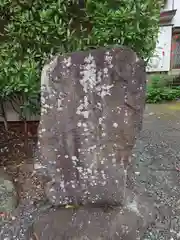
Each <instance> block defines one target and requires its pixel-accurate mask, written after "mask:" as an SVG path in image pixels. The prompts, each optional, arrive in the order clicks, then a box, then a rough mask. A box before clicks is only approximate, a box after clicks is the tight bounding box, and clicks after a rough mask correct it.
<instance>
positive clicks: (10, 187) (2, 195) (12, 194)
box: [0, 169, 17, 223]
mask: <svg viewBox="0 0 180 240" xmlns="http://www.w3.org/2000/svg"><path fill="white" fill-rule="evenodd" d="M16 206H17V193H16V189H15V186H14V184H13V182H12V179H11V178H10V177H9V176H8V175H7V174H6V173H5V172H4V170H3V169H0V223H1V222H3V221H4V220H5V219H6V217H7V216H8V215H9V214H10V213H11V212H12V211H13V210H14V209H15V208H16Z"/></svg>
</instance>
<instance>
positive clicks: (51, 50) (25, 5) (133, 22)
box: [0, 0, 162, 118]
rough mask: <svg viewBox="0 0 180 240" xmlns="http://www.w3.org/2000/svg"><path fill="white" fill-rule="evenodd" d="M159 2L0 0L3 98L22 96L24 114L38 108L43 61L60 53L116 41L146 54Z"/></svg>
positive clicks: (152, 45)
mask: <svg viewBox="0 0 180 240" xmlns="http://www.w3.org/2000/svg"><path fill="white" fill-rule="evenodd" d="M161 4H162V0H151V1H149V0H129V1H127V0H86V1H85V0H41V1H39V0H33V1H32V0H23V1H22V0H18V1H12V0H2V1H0V26H1V27H0V52H1V54H0V69H1V70H2V71H1V72H0V90H1V96H0V98H1V99H0V100H1V102H2V103H3V102H4V101H6V100H7V98H8V100H10V101H11V102H12V100H14V99H17V98H18V99H20V100H21V110H22V111H21V113H20V114H21V117H23V118H25V115H26V114H25V113H27V112H28V113H29V112H30V111H31V110H32V112H33V113H34V111H35V109H38V108H36V107H34V104H35V103H36V102H37V101H36V99H38V96H39V80H40V71H41V68H42V65H43V64H44V62H45V61H46V60H47V58H49V57H50V56H52V55H54V54H56V53H59V54H62V53H66V52H72V51H76V50H84V49H93V48H96V47H99V46H107V45H115V44H118V45H126V46H129V47H131V48H133V49H134V50H135V51H136V52H137V53H138V54H139V56H141V57H142V58H144V59H148V58H149V57H150V56H151V54H152V52H153V50H154V48H155V43H156V39H157V34H158V25H159V15H160V8H161ZM34 99H35V100H34ZM32 103H33V104H32Z"/></svg>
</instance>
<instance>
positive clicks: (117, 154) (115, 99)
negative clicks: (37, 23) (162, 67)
mask: <svg viewBox="0 0 180 240" xmlns="http://www.w3.org/2000/svg"><path fill="white" fill-rule="evenodd" d="M145 82H146V74H145V66H144V62H143V61H142V60H140V59H138V57H137V55H136V54H135V53H134V52H133V51H132V50H130V49H127V48H124V47H122V48H113V49H105V48H102V49H98V50H93V51H90V52H88V51H87V52H75V53H72V54H69V55H66V56H56V57H55V58H54V59H53V60H52V61H51V62H50V63H49V64H48V65H46V66H45V67H44V69H43V72H42V80H41V84H42V86H41V87H42V94H41V103H42V105H41V106H42V107H41V121H40V126H39V141H38V151H39V155H38V159H37V162H36V164H35V168H36V169H39V170H43V174H45V173H46V175H47V176H48V178H49V179H50V180H51V181H50V182H49V183H48V184H47V187H46V194H47V196H48V198H49V200H50V201H51V202H52V203H53V204H54V205H61V204H67V203H70V202H73V203H74V202H75V203H83V204H85V203H88V202H91V203H102V202H107V203H110V204H117V203H122V201H123V196H124V185H125V182H126V172H125V171H124V165H127V163H128V162H129V161H130V157H131V150H132V148H133V146H134V143H135V140H136V137H137V135H138V134H139V131H140V129H141V125H142V114H143V110H144V104H145Z"/></svg>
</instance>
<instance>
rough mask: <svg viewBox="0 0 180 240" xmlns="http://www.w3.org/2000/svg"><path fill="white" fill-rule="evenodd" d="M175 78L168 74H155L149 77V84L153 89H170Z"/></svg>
mask: <svg viewBox="0 0 180 240" xmlns="http://www.w3.org/2000/svg"><path fill="white" fill-rule="evenodd" d="M173 78H174V77H173V76H171V75H168V74H153V75H150V76H149V84H148V86H151V87H154V88H156V87H159V88H161V87H170V86H171V85H172V83H173Z"/></svg>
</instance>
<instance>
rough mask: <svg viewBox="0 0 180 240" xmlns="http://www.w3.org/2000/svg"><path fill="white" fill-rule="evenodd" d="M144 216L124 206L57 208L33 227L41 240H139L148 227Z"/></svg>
mask: <svg viewBox="0 0 180 240" xmlns="http://www.w3.org/2000/svg"><path fill="white" fill-rule="evenodd" d="M132 205H133V204H132ZM141 210H144V209H141ZM148 211H149V209H148ZM143 216H144V213H143V215H141V213H140V212H139V215H138V216H137V213H136V212H133V211H131V209H124V208H121V207H117V208H110V209H106V210H103V209H102V208H94V207H93V206H91V207H86V208H80V209H79V210H56V211H54V212H50V213H48V214H46V215H44V216H43V217H41V218H40V219H39V221H38V222H37V223H35V224H34V228H33V230H34V232H35V233H36V235H37V236H38V239H39V240H68V239H72V240H77V239H78V240H80V239H82V240H83V239H90V240H91V239H92V240H97V239H99V240H108V239H112V240H116V239H117V240H119V239H122V240H133V239H134V240H135V239H140V237H141V236H142V235H143V233H144V231H145V230H146V227H147V222H146V221H144V217H143ZM149 217H150V218H152V216H149Z"/></svg>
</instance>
